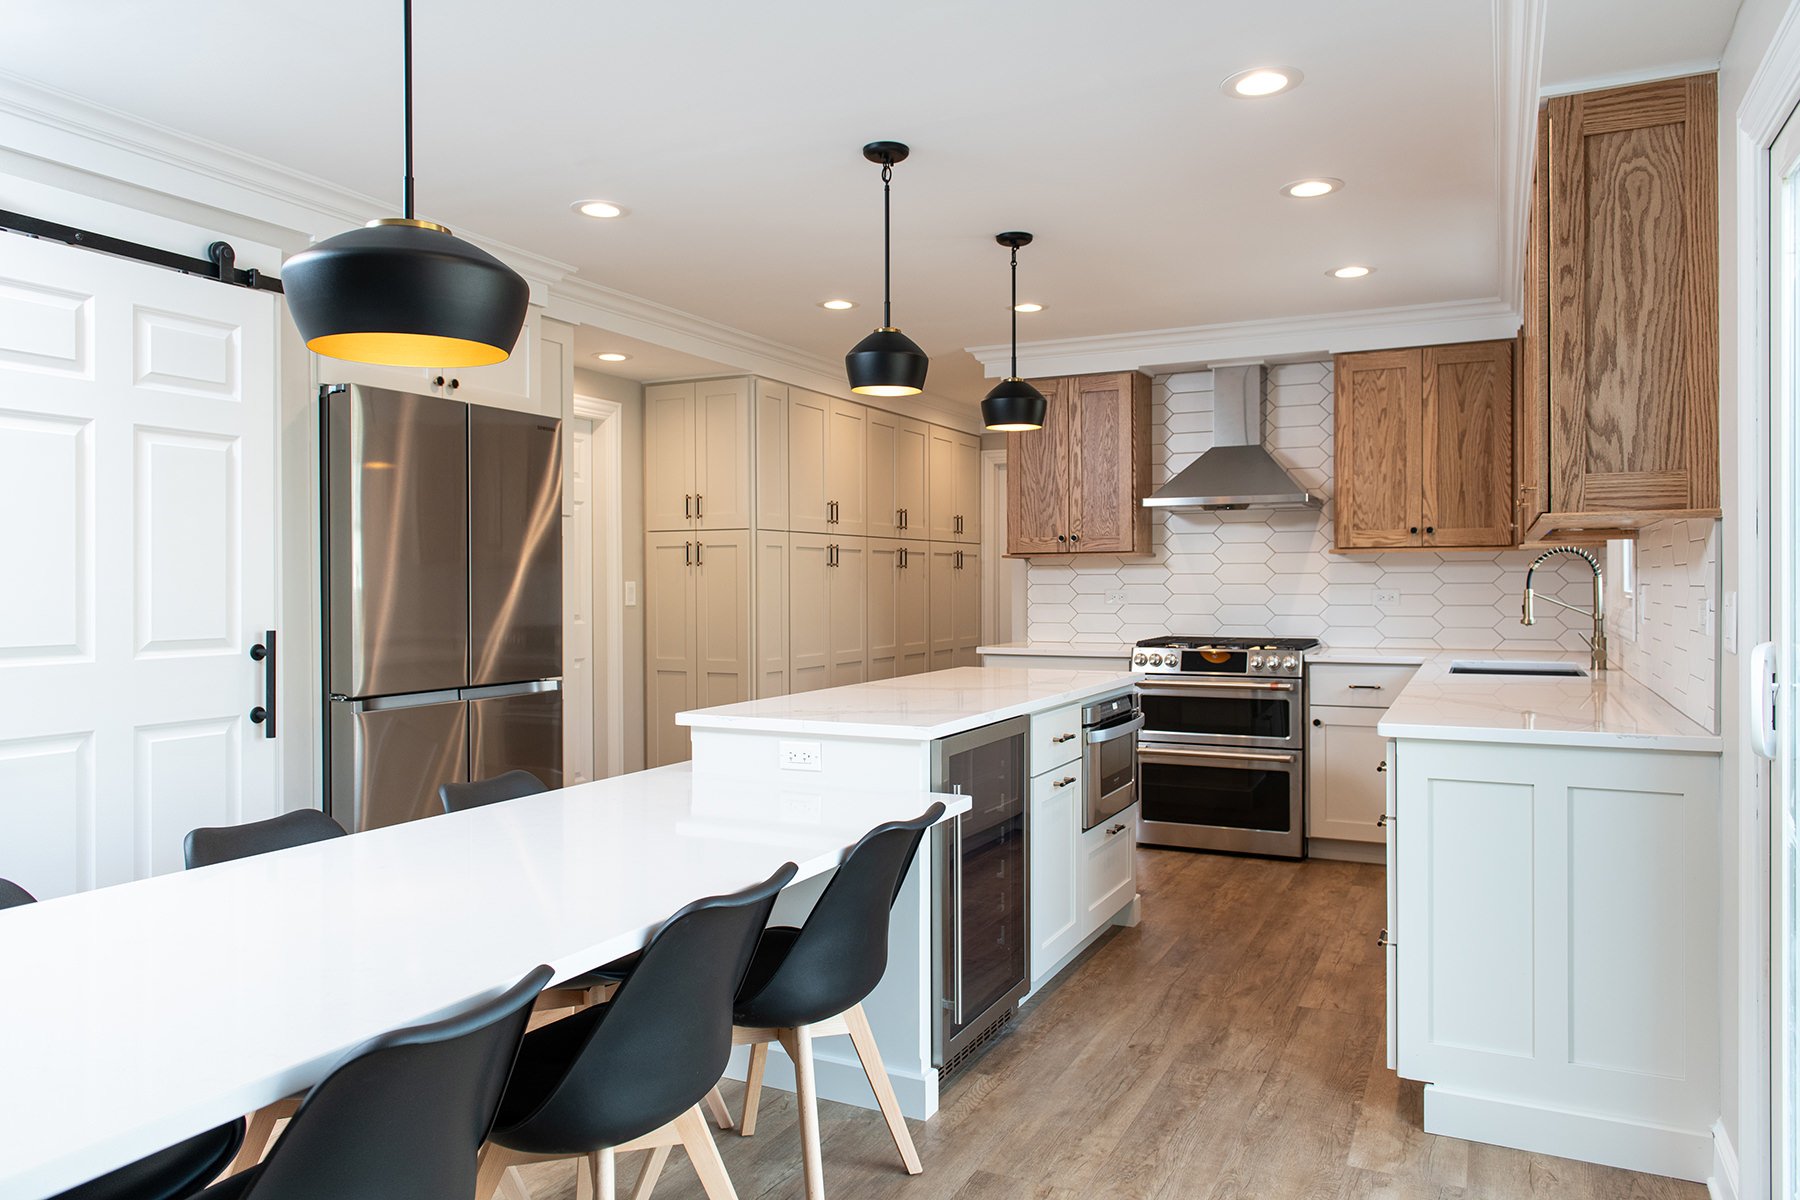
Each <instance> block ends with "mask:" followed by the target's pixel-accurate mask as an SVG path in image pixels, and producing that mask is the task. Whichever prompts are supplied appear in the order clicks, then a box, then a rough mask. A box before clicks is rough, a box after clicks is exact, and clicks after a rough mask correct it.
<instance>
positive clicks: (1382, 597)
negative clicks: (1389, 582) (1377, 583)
mask: <svg viewBox="0 0 1800 1200" xmlns="http://www.w3.org/2000/svg"><path fill="white" fill-rule="evenodd" d="M1399 603H1400V593H1399V591H1398V590H1397V589H1396V590H1389V589H1387V588H1377V589H1375V607H1376V608H1391V607H1393V606H1394V605H1397V604H1399Z"/></svg>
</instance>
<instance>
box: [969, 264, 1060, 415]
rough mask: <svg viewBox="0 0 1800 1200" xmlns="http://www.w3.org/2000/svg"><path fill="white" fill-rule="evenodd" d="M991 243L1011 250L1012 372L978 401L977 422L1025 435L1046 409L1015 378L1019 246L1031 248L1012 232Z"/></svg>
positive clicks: (1041, 400) (1029, 388)
mask: <svg viewBox="0 0 1800 1200" xmlns="http://www.w3.org/2000/svg"><path fill="white" fill-rule="evenodd" d="M994 240H995V241H996V242H999V243H1000V244H1001V245H1002V246H1011V247H1012V373H1011V374H1010V375H1008V376H1007V377H1006V378H1005V379H1002V380H1001V381H1000V382H999V383H996V384H995V385H994V390H993V391H991V392H989V393H988V394H987V398H986V399H984V400H983V401H982V402H981V423H982V424H983V425H985V426H987V428H989V429H990V430H993V431H994V432H996V433H1027V432H1029V431H1031V430H1033V429H1042V428H1043V427H1044V413H1045V411H1046V410H1047V409H1048V408H1049V405H1048V404H1046V403H1045V401H1044V393H1042V392H1040V391H1038V390H1037V389H1036V388H1034V387H1032V386H1031V385H1030V384H1029V383H1026V382H1025V381H1024V380H1023V379H1020V378H1019V247H1020V246H1029V245H1031V235H1030V234H1029V233H1020V232H1018V231H1016V230H1015V231H1014V232H1012V233H996V234H995V235H994Z"/></svg>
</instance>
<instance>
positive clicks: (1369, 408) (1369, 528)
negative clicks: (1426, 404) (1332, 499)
mask: <svg viewBox="0 0 1800 1200" xmlns="http://www.w3.org/2000/svg"><path fill="white" fill-rule="evenodd" d="M1420 369H1421V359H1420V355H1419V352H1418V351H1417V350H1377V351H1373V352H1370V353H1366V354H1344V355H1340V356H1339V357H1338V360H1337V410H1336V423H1337V451H1336V453H1337V516H1336V522H1337V545H1338V547H1339V548H1340V549H1346V550H1348V549H1381V548H1385V547H1392V546H1417V545H1420V544H1421V538H1422V536H1423V526H1424V515H1423V508H1424V498H1423V495H1422V492H1421V488H1422V483H1423V471H1422V469H1421V466H1422V464H1421V458H1422V456H1423V454H1424V442H1423V439H1422V436H1421V431H1422V428H1423V419H1424V414H1423V411H1422V404H1423V401H1422V398H1421V393H1422V384H1421V381H1420V378H1419V372H1420Z"/></svg>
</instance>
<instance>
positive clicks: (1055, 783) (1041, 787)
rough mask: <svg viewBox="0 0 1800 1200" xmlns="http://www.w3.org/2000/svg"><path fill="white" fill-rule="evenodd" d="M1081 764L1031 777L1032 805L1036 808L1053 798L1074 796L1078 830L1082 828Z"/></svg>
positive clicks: (1065, 765) (1066, 766)
mask: <svg viewBox="0 0 1800 1200" xmlns="http://www.w3.org/2000/svg"><path fill="white" fill-rule="evenodd" d="M1081 787H1082V774H1081V763H1080V762H1079V761H1077V762H1071V763H1064V764H1063V765H1062V766H1060V767H1056V768H1054V769H1052V770H1049V771H1045V772H1044V773H1043V774H1042V775H1033V776H1032V777H1031V803H1032V805H1033V806H1036V805H1038V804H1040V803H1042V802H1044V801H1047V800H1049V799H1051V798H1052V797H1057V798H1061V797H1063V796H1074V797H1076V801H1075V817H1076V822H1075V824H1076V828H1080V827H1081V821H1080V818H1081V801H1080V796H1081Z"/></svg>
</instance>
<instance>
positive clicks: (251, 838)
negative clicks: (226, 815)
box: [181, 808, 349, 871]
mask: <svg viewBox="0 0 1800 1200" xmlns="http://www.w3.org/2000/svg"><path fill="white" fill-rule="evenodd" d="M348 836H349V834H348V833H347V832H345V830H344V827H343V826H342V825H339V824H338V823H337V822H336V821H334V820H332V819H331V818H330V817H328V816H326V815H325V814H324V813H322V812H320V811H319V810H318V809H316V808H303V809H300V810H298V811H297V812H291V813H283V814H282V815H281V816H279V817H270V818H269V819H268V820H266V821H250V822H247V823H245V824H243V825H216V826H210V827H204V828H200V829H193V830H189V831H188V835H187V841H185V842H183V843H182V847H181V849H182V855H183V858H184V859H185V861H186V864H187V869H188V870H190V871H191V870H193V869H194V868H195V867H210V866H212V865H213V864H215V863H222V862H230V861H232V860H233V859H237V858H249V857H251V856H252V855H257V854H268V853H269V852H270V851H273V850H286V849H288V848H289V847H292V846H305V845H310V844H311V843H313V842H323V841H327V840H329V839H331V838H341V837H348Z"/></svg>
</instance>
